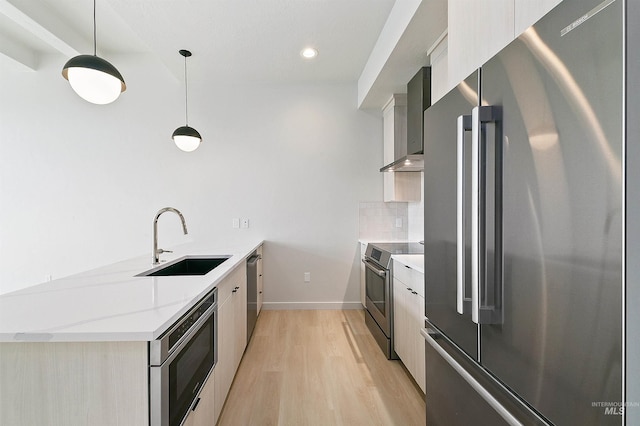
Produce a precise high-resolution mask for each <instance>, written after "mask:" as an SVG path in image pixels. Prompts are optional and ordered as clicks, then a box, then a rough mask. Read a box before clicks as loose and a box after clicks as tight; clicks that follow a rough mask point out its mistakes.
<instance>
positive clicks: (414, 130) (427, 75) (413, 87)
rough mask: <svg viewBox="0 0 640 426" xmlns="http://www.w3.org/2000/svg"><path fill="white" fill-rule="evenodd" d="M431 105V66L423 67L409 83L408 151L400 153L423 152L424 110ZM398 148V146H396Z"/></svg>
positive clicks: (398, 156) (401, 155) (397, 156)
mask: <svg viewBox="0 0 640 426" xmlns="http://www.w3.org/2000/svg"><path fill="white" fill-rule="evenodd" d="M429 106H431V68H430V67H423V68H421V69H420V71H418V73H417V74H416V75H415V76H414V77H413V78H412V79H411V80H410V81H409V83H408V84H407V147H406V148H407V152H406V153H402V154H400V155H398V153H397V152H396V158H400V157H403V156H404V155H411V154H422V152H423V141H422V138H423V127H422V120H423V115H424V110H425V109H427V108H428V107H429ZM396 149H398V147H397V146H396Z"/></svg>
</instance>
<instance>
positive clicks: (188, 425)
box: [184, 369, 218, 426]
mask: <svg viewBox="0 0 640 426" xmlns="http://www.w3.org/2000/svg"><path fill="white" fill-rule="evenodd" d="M199 398H200V401H199V402H198V404H197V405H196V406H195V407H194V408H193V410H192V411H191V412H190V413H189V416H187V419H186V420H185V422H184V426H213V425H215V424H216V421H217V420H218V419H217V417H216V411H215V369H214V371H213V372H212V373H211V375H210V376H209V379H208V380H207V383H205V385H204V387H203V388H202V392H200V396H199Z"/></svg>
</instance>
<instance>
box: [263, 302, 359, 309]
mask: <svg viewBox="0 0 640 426" xmlns="http://www.w3.org/2000/svg"><path fill="white" fill-rule="evenodd" d="M262 309H264V310H268V311H275V310H278V311H280V310H282V311H286V310H321V309H326V310H346V309H363V308H362V303H360V302H264V303H263V304H262Z"/></svg>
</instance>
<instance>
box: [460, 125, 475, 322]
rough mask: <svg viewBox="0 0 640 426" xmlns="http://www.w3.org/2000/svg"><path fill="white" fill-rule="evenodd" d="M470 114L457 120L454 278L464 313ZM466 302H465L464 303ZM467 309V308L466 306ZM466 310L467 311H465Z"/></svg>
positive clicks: (466, 298)
mask: <svg viewBox="0 0 640 426" xmlns="http://www.w3.org/2000/svg"><path fill="white" fill-rule="evenodd" d="M471 130H472V126H471V116H470V115H461V116H459V117H458V122H457V149H456V157H457V182H456V184H457V198H456V204H457V209H456V211H457V234H456V235H457V244H456V250H457V256H456V265H457V280H456V310H457V312H458V313H459V314H464V313H465V304H467V305H468V304H469V303H470V302H471V299H470V298H468V297H467V295H466V294H465V263H466V255H465V254H466V245H465V243H466V241H465V232H466V229H465V226H464V223H465V221H464V219H465V216H466V214H467V211H466V210H467V209H466V208H465V205H464V204H465V197H464V194H465V184H464V183H465V177H466V176H465V175H466V173H465V162H464V158H465V138H464V135H465V132H468V131H471ZM465 302H466V303H465ZM467 309H468V308H467ZM467 312H468V311H467Z"/></svg>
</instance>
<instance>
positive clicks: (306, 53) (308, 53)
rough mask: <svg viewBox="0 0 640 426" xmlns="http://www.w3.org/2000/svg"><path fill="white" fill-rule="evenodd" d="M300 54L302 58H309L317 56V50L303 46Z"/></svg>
mask: <svg viewBox="0 0 640 426" xmlns="http://www.w3.org/2000/svg"><path fill="white" fill-rule="evenodd" d="M300 54H301V55H302V57H303V58H307V59H311V58H315V57H316V56H318V51H317V50H316V49H314V48H313V47H305V48H304V49H302V52H300Z"/></svg>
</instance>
